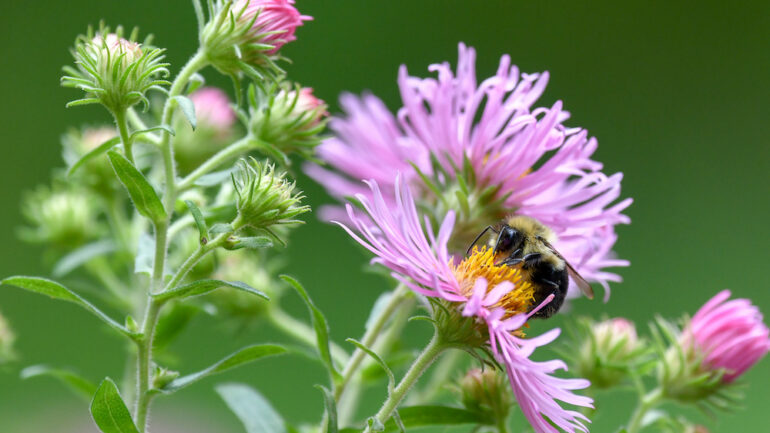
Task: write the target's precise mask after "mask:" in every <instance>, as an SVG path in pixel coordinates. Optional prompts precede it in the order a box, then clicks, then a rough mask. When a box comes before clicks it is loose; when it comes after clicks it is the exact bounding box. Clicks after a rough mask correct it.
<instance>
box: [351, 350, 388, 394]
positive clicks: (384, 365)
mask: <svg viewBox="0 0 770 433" xmlns="http://www.w3.org/2000/svg"><path fill="white" fill-rule="evenodd" d="M345 341H347V342H349V343H351V344H354V345H355V346H356V347H358V348H359V349H361V350H363V351H364V352H365V353H366V354H367V355H369V356H371V357H372V358H373V359H374V360H375V361H377V364H379V365H380V367H382V369H383V370H384V371H385V374H387V375H388V393H390V392H392V391H393V388H394V387H395V386H396V377H395V376H394V375H393V371H392V370H391V369H390V367H388V364H387V363H386V362H385V361H383V359H382V358H380V355H378V354H377V353H376V352H375V351H373V350H372V349H370V348H368V347H366V346H365V345H364V344H363V343H361V342H359V341H357V340H354V339H352V338H348V339H347V340H345Z"/></svg>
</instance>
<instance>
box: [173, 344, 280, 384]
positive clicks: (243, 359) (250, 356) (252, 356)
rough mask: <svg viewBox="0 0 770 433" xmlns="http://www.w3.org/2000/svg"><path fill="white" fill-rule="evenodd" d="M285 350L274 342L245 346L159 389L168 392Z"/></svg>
mask: <svg viewBox="0 0 770 433" xmlns="http://www.w3.org/2000/svg"><path fill="white" fill-rule="evenodd" d="M285 352H286V349H285V348H283V347H282V346H278V345H275V344H258V345H254V346H249V347H245V348H243V349H241V350H239V351H237V352H235V353H233V354H232V355H230V356H228V357H226V358H224V359H223V360H221V361H219V362H217V363H216V364H214V365H212V366H211V367H209V368H206V369H205V370H201V371H199V372H197V373H193V374H190V375H187V376H183V377H180V378H178V379H174V380H173V381H171V383H169V384H168V385H166V386H165V387H164V388H163V389H161V390H159V391H160V392H162V393H166V394H170V393H172V392H175V391H177V390H179V389H181V388H184V387H186V386H188V385H191V384H193V383H195V382H197V381H199V380H201V379H203V378H204V377H208V376H211V375H213V374H217V373H221V372H223V371H226V370H229V369H231V368H235V367H238V366H241V365H243V364H248V363H250V362H254V361H256V360H258V359H261V358H265V357H268V356H273V355H280V354H282V353H285Z"/></svg>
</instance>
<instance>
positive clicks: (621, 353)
mask: <svg viewBox="0 0 770 433" xmlns="http://www.w3.org/2000/svg"><path fill="white" fill-rule="evenodd" d="M581 326H582V329H583V331H584V332H583V336H584V338H583V339H582V341H581V343H580V349H579V350H578V356H577V359H576V360H575V363H576V369H577V374H578V376H579V377H584V378H586V379H588V380H590V381H591V385H592V386H595V387H597V388H610V387H613V386H615V385H618V384H619V383H621V382H622V381H623V380H624V379H625V378H626V377H628V374H629V372H630V370H631V369H632V368H633V367H634V366H635V365H636V364H638V363H639V362H640V361H641V360H642V357H643V355H644V354H645V353H646V351H647V346H646V344H645V343H644V342H643V341H642V340H640V339H639V338H638V337H637V334H636V328H635V327H634V324H633V322H631V321H629V320H626V319H622V318H614V319H607V320H604V321H601V322H593V321H591V320H586V321H584V322H583V323H581Z"/></svg>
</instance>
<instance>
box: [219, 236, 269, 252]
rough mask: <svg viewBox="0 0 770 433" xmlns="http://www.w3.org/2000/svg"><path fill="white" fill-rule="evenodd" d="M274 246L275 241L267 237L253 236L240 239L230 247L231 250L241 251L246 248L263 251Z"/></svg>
mask: <svg viewBox="0 0 770 433" xmlns="http://www.w3.org/2000/svg"><path fill="white" fill-rule="evenodd" d="M272 246H273V240H272V239H271V238H269V237H267V236H251V237H245V238H241V237H239V238H238V239H236V240H235V242H233V244H232V245H231V246H229V247H228V249H230V250H240V249H241V248H246V249H249V250H261V249H263V248H271V247H272Z"/></svg>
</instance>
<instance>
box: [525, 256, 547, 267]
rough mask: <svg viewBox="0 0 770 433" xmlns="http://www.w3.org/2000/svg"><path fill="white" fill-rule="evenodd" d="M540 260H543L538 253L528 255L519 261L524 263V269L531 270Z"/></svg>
mask: <svg viewBox="0 0 770 433" xmlns="http://www.w3.org/2000/svg"><path fill="white" fill-rule="evenodd" d="M542 258H543V255H542V254H540V253H530V254H527V255H526V256H524V257H522V259H521V260H522V261H523V262H524V267H525V268H533V267H535V266H537V264H538V263H540V259H542Z"/></svg>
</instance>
